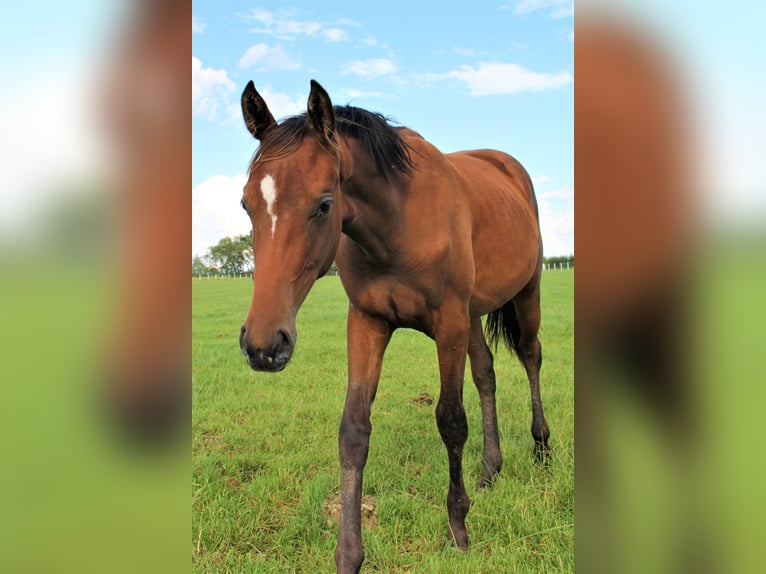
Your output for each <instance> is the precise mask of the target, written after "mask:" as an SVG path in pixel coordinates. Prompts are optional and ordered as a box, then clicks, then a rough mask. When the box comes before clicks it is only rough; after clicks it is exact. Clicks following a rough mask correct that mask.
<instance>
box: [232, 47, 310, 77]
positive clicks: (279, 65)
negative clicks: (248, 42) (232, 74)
mask: <svg viewBox="0 0 766 574" xmlns="http://www.w3.org/2000/svg"><path fill="white" fill-rule="evenodd" d="M238 65H239V67H240V68H251V67H254V66H255V67H257V69H258V70H259V71H261V72H268V71H272V70H295V69H297V68H300V64H299V63H298V62H296V61H295V60H293V58H292V57H291V56H290V55H289V54H288V53H287V52H285V50H284V48H282V45H281V44H277V45H276V46H269V45H268V44H264V43H263V42H261V43H259V44H255V45H253V46H250V47H249V48H248V49H247V50H246V51H245V53H244V54H243V55H242V57H241V58H240V59H239V62H238Z"/></svg>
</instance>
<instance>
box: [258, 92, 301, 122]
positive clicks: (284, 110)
mask: <svg viewBox="0 0 766 574" xmlns="http://www.w3.org/2000/svg"><path fill="white" fill-rule="evenodd" d="M258 92H259V93H260V94H261V95H262V96H263V99H264V100H266V104H267V105H268V106H269V110H271V115H273V116H274V117H275V118H276V119H277V120H279V119H280V118H284V117H287V116H294V115H297V114H300V113H303V112H305V111H306V101H307V99H308V91H307V93H306V95H301V96H295V97H290V96H289V95H287V94H283V93H281V92H274V91H272V90H271V86H268V85H267V86H265V87H264V88H263V89H258Z"/></svg>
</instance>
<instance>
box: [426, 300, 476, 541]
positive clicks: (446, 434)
mask: <svg viewBox="0 0 766 574" xmlns="http://www.w3.org/2000/svg"><path fill="white" fill-rule="evenodd" d="M455 307H456V308H455V309H444V308H443V309H442V310H441V312H440V313H439V317H438V318H437V321H436V325H435V333H434V335H435V336H434V338H435V340H436V350H437V353H438V356H439V375H440V378H441V392H440V394H439V403H438V404H437V405H436V424H437V426H438V427H439V434H440V435H441V437H442V441H443V442H444V446H445V447H446V448H447V458H448V461H449V493H448V494H447V512H448V514H449V524H450V531H449V534H448V536H449V539H450V540H452V541H454V543H455V544H456V545H457V547H458V548H461V549H467V548H468V533H467V532H466V529H465V517H466V515H467V514H468V508H469V506H470V503H471V501H470V500H469V498H468V494H466V491H465V485H464V484H463V445H464V444H465V441H466V439H467V438H468V421H467V419H466V416H465V410H464V409H463V377H464V372H465V359H466V352H467V350H468V337H469V327H470V323H469V320H468V310H467V308H466V309H462V308H461V307H458V306H455ZM466 307H467V306H466Z"/></svg>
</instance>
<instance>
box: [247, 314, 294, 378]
mask: <svg viewBox="0 0 766 574" xmlns="http://www.w3.org/2000/svg"><path fill="white" fill-rule="evenodd" d="M239 348H240V349H241V350H242V354H243V355H244V356H245V358H246V359H247V364H248V365H250V367H251V368H252V369H254V370H256V371H267V372H271V373H276V372H277V371H281V370H282V369H284V368H285V367H286V366H287V363H288V362H290V357H292V355H293V343H292V341H291V340H290V335H289V334H288V333H287V332H285V331H281V330H280V331H277V333H276V334H275V335H274V336H273V337H272V339H271V341H270V342H269V343H268V344H267V345H265V346H263V347H254V346H253V345H251V343H250V340H249V338H248V337H247V329H246V328H245V326H244V325H242V329H241V330H240V334H239Z"/></svg>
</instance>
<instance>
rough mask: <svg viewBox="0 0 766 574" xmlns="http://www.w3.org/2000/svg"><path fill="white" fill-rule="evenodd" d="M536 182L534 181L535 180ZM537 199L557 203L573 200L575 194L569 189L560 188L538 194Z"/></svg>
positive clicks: (566, 187) (565, 187)
mask: <svg viewBox="0 0 766 574" xmlns="http://www.w3.org/2000/svg"><path fill="white" fill-rule="evenodd" d="M533 181H534V180H533ZM537 199H538V200H540V201H551V200H553V201H556V200H569V201H571V200H573V199H574V192H573V191H572V190H571V189H570V188H569V187H568V186H564V187H559V188H557V189H553V190H551V191H544V192H542V193H538V194H537Z"/></svg>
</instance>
